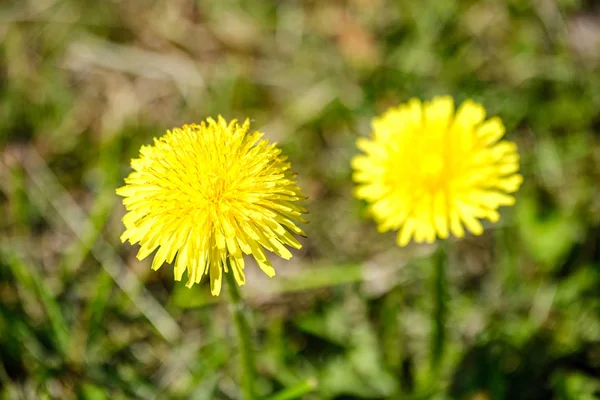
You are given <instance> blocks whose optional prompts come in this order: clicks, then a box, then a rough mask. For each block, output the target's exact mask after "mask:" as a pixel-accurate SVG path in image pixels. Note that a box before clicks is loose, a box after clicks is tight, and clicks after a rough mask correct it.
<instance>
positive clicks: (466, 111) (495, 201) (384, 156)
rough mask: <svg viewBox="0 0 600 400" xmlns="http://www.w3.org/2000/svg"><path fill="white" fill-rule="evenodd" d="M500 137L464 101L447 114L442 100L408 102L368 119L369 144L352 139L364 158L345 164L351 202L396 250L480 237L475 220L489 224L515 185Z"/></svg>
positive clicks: (513, 164)
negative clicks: (391, 234) (393, 233)
mask: <svg viewBox="0 0 600 400" xmlns="http://www.w3.org/2000/svg"><path fill="white" fill-rule="evenodd" d="M504 133H505V131H504V126H503V124H502V121H501V120H500V119H499V118H497V117H494V118H490V119H488V120H485V109H484V108H483V106H481V105H480V104H477V103H475V102H473V101H471V100H467V101H465V102H464V103H462V105H461V106H460V107H459V108H458V110H456V112H455V107H454V102H453V100H452V98H451V97H449V96H443V97H436V98H434V99H433V100H431V101H429V102H424V103H422V102H421V101H420V100H418V99H412V100H410V101H409V102H408V103H405V104H401V105H400V106H398V107H394V108H391V109H389V110H388V111H386V112H385V113H384V114H383V115H381V116H379V117H377V118H375V119H374V120H373V122H372V137H371V138H369V139H367V138H360V139H358V141H357V146H358V148H359V149H361V150H362V151H363V152H364V153H365V154H361V155H358V156H356V157H355V158H354V159H353V160H352V166H353V168H354V175H353V178H354V181H355V182H356V183H357V184H358V186H357V189H356V195H357V197H358V198H360V199H364V200H366V201H367V202H368V203H369V204H370V205H369V211H370V214H371V215H372V216H373V218H374V219H375V221H376V222H377V224H378V228H379V230H380V231H381V232H385V231H387V230H390V229H391V230H397V231H398V236H397V243H398V245H400V246H406V245H407V244H408V243H409V242H410V240H411V239H413V238H414V240H415V241H416V242H418V243H421V242H428V243H431V242H433V241H435V239H436V237H439V238H442V239H445V238H447V237H448V236H449V234H450V233H452V234H453V235H454V236H456V237H463V236H464V227H466V228H467V229H468V230H469V231H470V232H472V233H473V234H475V235H480V234H481V233H482V232H483V226H482V224H481V222H480V219H487V220H489V221H491V222H497V221H498V219H499V218H500V215H499V213H498V208H499V207H500V206H508V205H512V204H514V202H515V198H514V197H513V196H512V195H511V193H513V192H516V191H517V189H518V188H519V186H520V185H521V183H522V181H523V178H522V176H521V175H519V174H518V173H517V172H518V170H519V154H518V152H517V146H516V144H515V143H513V142H510V141H506V140H501V138H502V137H503V136H504Z"/></svg>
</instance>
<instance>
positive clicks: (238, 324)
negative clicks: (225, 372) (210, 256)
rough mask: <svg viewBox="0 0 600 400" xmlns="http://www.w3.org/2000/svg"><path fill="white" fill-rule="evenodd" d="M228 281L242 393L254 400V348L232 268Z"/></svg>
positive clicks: (228, 274) (226, 275) (227, 275)
mask: <svg viewBox="0 0 600 400" xmlns="http://www.w3.org/2000/svg"><path fill="white" fill-rule="evenodd" d="M225 278H226V279H227V288H228V292H229V301H230V307H231V314H232V315H233V319H234V322H235V328H236V330H237V336H238V341H239V348H240V352H241V355H240V356H241V361H242V392H243V399H244V400H254V399H255V398H256V396H255V394H254V375H255V373H254V346H253V344H252V334H251V332H250V326H249V325H248V319H247V318H246V313H245V311H244V302H243V300H242V297H241V296H240V291H239V289H238V285H237V282H236V281H235V278H234V276H233V272H232V270H231V266H230V267H229V271H228V272H226V273H225Z"/></svg>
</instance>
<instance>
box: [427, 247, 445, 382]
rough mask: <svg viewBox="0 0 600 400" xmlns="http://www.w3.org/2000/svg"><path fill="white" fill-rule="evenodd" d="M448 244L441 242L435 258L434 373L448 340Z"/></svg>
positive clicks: (432, 357) (432, 352)
mask: <svg viewBox="0 0 600 400" xmlns="http://www.w3.org/2000/svg"><path fill="white" fill-rule="evenodd" d="M447 268H448V245H447V241H444V242H441V243H440V245H439V248H438V250H437V251H436V253H435V255H434V258H433V279H432V289H433V314H432V325H433V326H432V332H431V333H432V334H431V368H432V370H433V371H434V375H437V371H438V369H439V366H440V361H441V359H442V357H443V355H444V345H445V342H446V319H447V314H448V277H447V271H446V269H447Z"/></svg>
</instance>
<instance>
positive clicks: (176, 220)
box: [117, 117, 306, 296]
mask: <svg viewBox="0 0 600 400" xmlns="http://www.w3.org/2000/svg"><path fill="white" fill-rule="evenodd" d="M249 128H250V122H249V121H248V120H246V121H245V122H244V123H243V124H238V123H237V121H236V120H233V121H231V122H230V123H227V122H226V121H225V120H224V119H223V118H221V117H219V119H218V121H215V120H213V119H210V118H209V119H208V120H207V121H206V122H202V123H201V124H200V125H184V126H183V127H181V128H175V129H173V130H171V131H168V132H167V134H166V135H164V136H163V137H161V138H160V139H154V144H153V145H151V146H142V148H141V150H140V157H139V158H137V159H134V160H132V162H131V166H132V167H133V169H134V171H133V172H132V173H131V174H130V175H129V176H128V177H127V178H126V179H125V186H123V187H121V188H119V189H117V193H118V194H119V195H121V196H123V197H124V199H123V204H124V205H125V207H126V209H127V210H128V213H127V214H126V215H125V217H124V218H123V222H124V224H125V227H126V230H125V232H124V233H123V235H122V236H121V240H122V241H126V240H129V241H130V242H131V243H132V244H135V243H139V244H140V245H141V248H140V250H139V253H138V255H137V257H138V259H140V260H141V259H143V258H145V257H147V256H149V255H150V254H151V253H152V252H154V251H155V250H156V254H155V255H154V260H153V262H152V268H153V269H154V270H156V269H158V268H160V266H161V265H162V264H163V263H164V262H165V261H166V262H168V263H173V261H174V270H175V271H174V272H175V279H176V280H181V277H182V275H183V273H184V272H185V271H186V270H187V275H188V283H187V286H188V287H191V286H192V285H193V284H194V283H199V282H200V279H201V278H202V275H204V274H207V275H210V287H211V292H212V294H213V295H215V296H216V295H218V294H219V293H220V291H221V283H222V277H223V276H222V274H223V271H224V270H225V272H227V270H228V266H231V269H232V270H233V274H234V277H235V280H236V281H237V283H238V284H239V285H242V284H244V283H245V277H244V257H243V253H245V254H251V255H252V256H253V257H254V258H255V259H256V262H257V263H258V265H259V266H260V268H261V269H262V270H263V271H264V272H265V273H266V274H267V275H268V276H270V277H272V276H273V275H275V270H274V269H273V267H272V265H271V263H270V262H269V260H268V258H267V255H266V254H265V251H264V249H267V250H269V251H271V252H273V253H275V254H277V255H279V256H281V257H283V258H285V259H289V258H291V257H292V254H291V253H290V251H289V250H288V249H287V248H286V247H285V246H284V245H288V246H291V247H294V248H300V247H301V245H300V243H299V242H298V240H296V238H295V237H294V236H293V235H292V233H295V234H299V235H304V232H303V231H302V230H301V229H300V228H298V227H297V226H296V222H305V221H304V220H303V218H302V216H301V214H302V213H304V212H306V211H305V210H304V209H303V208H302V207H300V206H298V205H296V204H295V202H296V201H297V200H300V199H303V198H304V196H303V195H302V192H301V191H300V189H299V188H298V186H297V185H296V182H295V180H294V175H293V173H292V172H291V171H290V164H289V163H288V162H286V157H284V156H282V155H281V150H280V149H279V148H277V147H276V145H275V144H269V142H268V141H267V140H264V139H261V137H262V135H263V134H262V133H260V132H252V133H249Z"/></svg>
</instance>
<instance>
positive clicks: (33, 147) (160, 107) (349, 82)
mask: <svg viewBox="0 0 600 400" xmlns="http://www.w3.org/2000/svg"><path fill="white" fill-rule="evenodd" d="M439 94H451V95H453V96H454V97H455V99H456V101H457V102H460V101H462V100H464V99H466V98H473V99H475V100H477V101H479V102H481V103H483V104H484V106H485V107H486V109H487V110H488V112H489V114H490V115H498V116H500V117H501V118H502V119H503V120H504V122H505V124H506V126H507V132H508V134H507V138H508V139H510V140H513V141H515V142H517V144H518V146H519V149H520V153H521V156H522V172H523V175H524V176H525V183H524V185H523V187H522V188H521V190H520V191H519V193H518V194H517V204H516V206H514V207H511V208H504V209H503V210H502V213H503V217H502V220H501V221H500V223H499V224H496V225H493V226H488V227H487V229H486V231H485V234H484V235H483V236H481V237H472V236H471V237H467V238H466V239H464V240H460V241H451V243H450V249H451V250H450V253H449V264H448V267H447V270H446V272H447V276H448V282H447V284H445V285H443V286H442V287H439V286H436V282H434V280H433V279H432V276H433V275H432V272H433V270H434V269H433V265H434V263H433V261H432V260H434V259H435V257H432V255H433V254H434V252H435V248H436V246H435V245H433V246H431V245H414V244H413V245H410V246H409V247H407V248H405V249H400V248H397V247H396V246H395V244H394V234H393V233H389V234H385V235H380V234H378V233H377V231H376V228H375V225H374V223H373V222H372V221H369V220H368V219H367V218H366V213H365V205H364V204H362V203H361V202H359V201H358V200H355V199H354V198H353V197H352V183H351V170H350V166H349V161H350V159H351V157H352V156H353V155H354V154H356V153H357V150H356V148H355V146H354V142H355V140H356V138H357V137H359V136H361V135H367V134H369V129H370V128H369V124H370V119H371V118H372V117H373V116H374V115H376V114H378V113H381V112H383V111H384V110H385V109H386V108H387V107H389V106H391V105H397V104H398V103H400V102H403V101H406V100H407V99H409V98H410V97H413V96H416V97H419V98H423V99H429V98H431V97H432V96H435V95H439ZM217 114H222V115H223V116H224V117H226V118H228V119H230V118H236V117H237V118H240V119H243V118H245V117H250V118H251V119H252V120H253V127H254V128H256V129H259V130H261V131H264V132H265V133H266V136H267V137H268V138H269V139H272V140H274V141H277V142H278V143H280V145H281V146H282V147H283V148H284V151H285V153H286V154H287V155H288V156H289V158H290V159H291V161H292V164H293V168H294V170H295V171H296V172H297V173H298V176H299V183H300V186H301V187H302V188H303V190H304V191H305V193H306V194H307V195H308V196H309V199H308V200H307V201H306V203H305V205H306V207H307V208H308V209H309V211H310V215H309V219H310V223H309V224H308V225H306V226H305V227H303V228H304V229H305V230H306V232H307V234H308V238H307V239H306V240H304V241H303V243H304V247H303V249H302V250H300V251H298V252H295V257H294V258H293V259H292V260H291V261H289V262H286V261H282V260H278V259H277V258H276V257H274V256H273V257H271V259H272V261H273V263H274V265H275V267H276V270H277V273H278V276H277V277H275V278H273V279H271V280H269V279H268V278H267V277H266V276H265V275H264V274H262V273H261V272H260V270H259V269H258V268H254V267H253V266H252V265H250V266H248V268H246V270H247V285H246V286H245V287H243V294H244V295H245V297H246V298H247V301H248V303H249V307H250V308H251V310H252V319H251V324H252V326H253V327H254V328H255V329H256V332H257V335H256V343H257V347H258V349H259V352H258V355H257V362H258V369H259V375H260V376H259V378H258V381H257V387H258V391H259V392H260V393H261V394H262V395H264V396H265V397H266V396H270V395H273V394H274V393H277V392H280V391H282V390H284V393H283V394H281V395H279V396H275V397H272V399H279V400H285V399H291V398H294V392H295V393H296V394H295V396H296V397H298V398H304V399H401V398H407V399H426V398H437V399H473V400H475V399H476V400H484V399H584V400H585V399H595V398H600V397H599V396H600V395H599V393H600V228H599V223H600V186H599V185H598V182H600V4H598V2H596V1H592V0H587V1H584V0H535V1H525V0H510V1H504V2H503V1H493V0H489V1H457V0H443V1H442V0H425V1H412V0H403V1H396V2H394V1H386V0H346V1H341V0H340V1H324V0H286V1H283V0H282V1H256V0H210V1H201V0H195V1H194V0H153V1H152V0H135V1H134V0H130V1H117V0H103V1H97V0H3V1H2V2H0V160H1V161H0V211H1V212H0V398H2V399H38V398H39V399H50V398H53V399H58V398H60V399H75V398H77V399H94V400H95V399H105V398H111V399H129V398H140V399H153V398H155V399H167V398H174V399H184V398H193V399H236V398H238V397H239V389H238V384H237V382H238V381H239V378H238V377H239V368H238V367H239V362H238V359H237V354H238V352H237V349H236V341H235V337H234V332H233V327H232V323H231V321H230V319H229V314H228V308H227V304H226V298H225V296H221V297H219V298H213V297H211V296H210V291H209V288H208V286H207V285H206V282H204V283H203V284H201V285H198V286H195V287H193V288H192V289H187V288H185V287H184V282H179V283H176V282H173V278H172V276H173V272H172V268H171V267H170V266H168V265H166V266H163V268H162V269H160V270H159V271H158V272H153V271H151V270H150V262H151V260H150V259H147V260H145V261H143V262H139V261H137V260H136V259H135V254H136V252H137V247H135V246H129V245H122V244H121V243H120V242H119V235H120V234H121V232H122V230H123V226H122V224H121V222H120V218H121V217H122V216H123V214H124V211H125V210H124V208H123V206H122V205H121V203H120V199H119V198H118V197H117V196H116V195H115V188H116V187H118V186H120V185H121V184H122V182H123V177H124V176H126V175H127V174H128V173H129V171H130V168H129V160H130V159H131V158H132V157H136V156H137V152H138V150H139V147H140V146H141V145H142V144H146V143H149V142H150V141H151V139H152V137H155V136H160V135H162V134H163V133H164V131H165V130H166V129H169V128H171V127H174V126H179V125H182V124H184V123H190V122H199V121H201V120H203V119H204V118H206V117H208V116H216V115H217ZM440 323H443V324H445V325H446V330H445V336H443V335H440V334H439V333H438V334H437V335H436V334H434V332H436V330H435V326H439V324H440ZM436 341H443V342H444V343H445V345H444V351H443V354H442V358H441V362H440V364H439V367H437V368H436V367H435V363H434V362H432V359H433V358H434V357H435V355H434V353H435V347H436V346H437V344H436ZM311 388H314V390H313V389H311ZM285 390H287V394H286V393H285Z"/></svg>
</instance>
